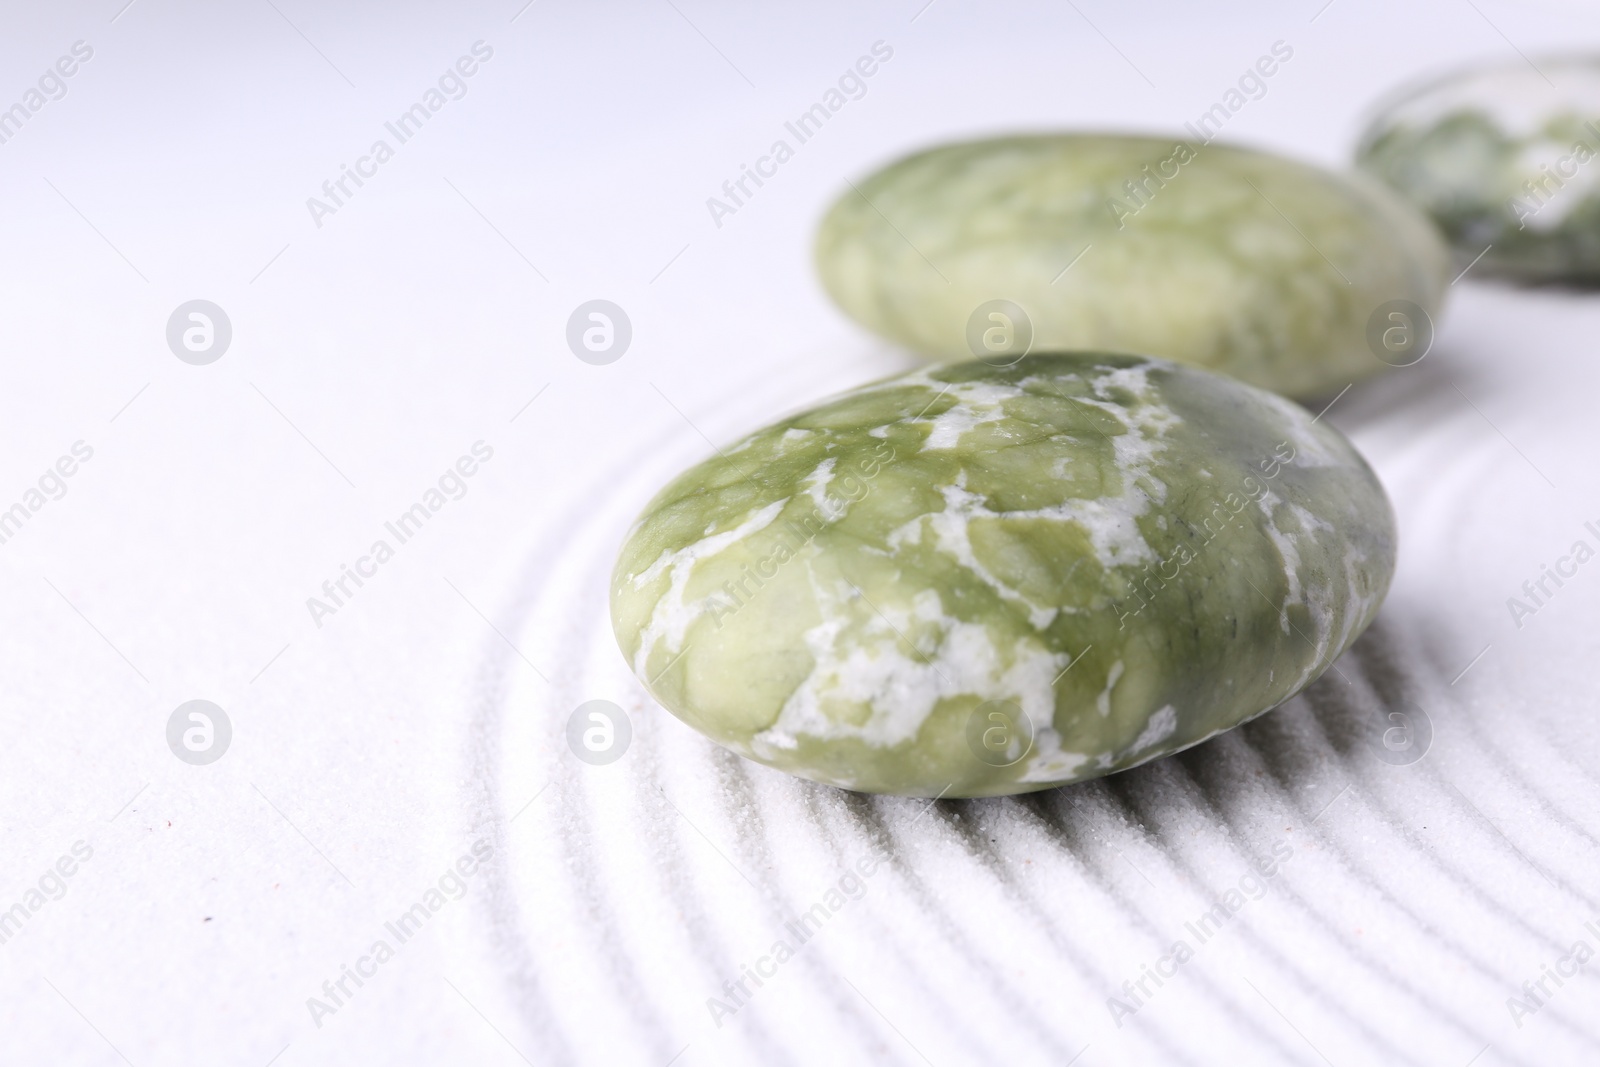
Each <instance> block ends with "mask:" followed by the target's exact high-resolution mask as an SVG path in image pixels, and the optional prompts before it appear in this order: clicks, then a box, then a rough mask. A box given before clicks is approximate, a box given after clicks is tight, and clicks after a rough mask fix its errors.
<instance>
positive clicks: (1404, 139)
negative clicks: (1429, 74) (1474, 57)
mask: <svg viewBox="0 0 1600 1067" xmlns="http://www.w3.org/2000/svg"><path fill="white" fill-rule="evenodd" d="M1538 64H1539V65H1538V68H1537V69H1535V68H1534V67H1532V66H1530V65H1529V64H1528V63H1526V62H1524V61H1522V60H1516V61H1514V62H1511V63H1509V64H1503V65H1502V64H1497V65H1491V66H1481V67H1477V68H1473V69H1470V70H1466V71H1462V72H1458V73H1455V74H1451V75H1448V76H1446V77H1444V78H1441V79H1438V80H1435V81H1432V82H1429V83H1428V84H1426V85H1423V86H1420V87H1417V88H1414V89H1411V90H1406V91H1402V93H1401V94H1400V95H1399V96H1398V97H1396V98H1394V99H1392V100H1391V101H1390V102H1389V103H1388V104H1387V105H1385V106H1384V107H1382V108H1381V109H1380V110H1379V113H1378V114H1377V116H1376V117H1375V118H1374V119H1373V121H1372V123H1371V125H1370V126H1369V127H1368V128H1367V130H1366V132H1365V133H1364V134H1363V136H1362V138H1361V144H1360V146H1359V148H1358V149H1357V160H1358V162H1359V164H1360V166H1361V167H1362V168H1363V169H1365V170H1367V171H1368V172H1370V173H1372V174H1373V175H1375V176H1377V177H1378V178H1380V179H1382V180H1383V181H1385V182H1387V183H1388V184H1389V185H1390V186H1392V187H1393V188H1394V189H1395V190H1397V191H1398V192H1399V193H1400V194H1401V195H1403V196H1405V197H1406V198H1407V199H1408V200H1410V201H1411V202H1413V203H1414V204H1416V205H1417V206H1418V207H1419V208H1421V209H1422V210H1424V211H1426V212H1428V214H1430V215H1431V216H1433V218H1434V220H1435V221H1436V222H1438V224H1439V227H1440V228H1441V229H1442V230H1443V231H1444V232H1445V234H1446V236H1447V237H1448V238H1449V239H1450V242H1451V244H1452V245H1453V246H1454V248H1455V251H1456V255H1457V259H1458V260H1459V262H1460V264H1461V266H1462V267H1465V266H1467V265H1468V264H1469V263H1471V264H1472V265H1473V271H1474V273H1475V274H1499V275H1503V276H1507V277H1510V278H1513V279H1516V280H1520V281H1526V282H1565V283H1573V284H1581V285H1595V284H1597V283H1600V160H1597V157H1600V57H1593V56H1591V57H1568V58H1559V59H1541V60H1539V61H1538Z"/></svg>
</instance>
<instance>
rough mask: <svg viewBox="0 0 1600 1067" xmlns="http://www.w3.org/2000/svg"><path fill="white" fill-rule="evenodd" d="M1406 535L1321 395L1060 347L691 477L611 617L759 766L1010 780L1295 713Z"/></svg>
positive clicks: (624, 584) (674, 488) (987, 792)
mask: <svg viewBox="0 0 1600 1067" xmlns="http://www.w3.org/2000/svg"><path fill="white" fill-rule="evenodd" d="M1394 553H1395V536H1394V520H1393V516H1392V514H1391V512H1390V509H1389V503H1388V500H1387V498H1386V497H1385V496H1384V493H1383V489H1382V488H1381V487H1380V486H1379V484H1378V482H1377V481H1376V479H1375V478H1374V477H1373V475H1372V472H1371V471H1370V470H1369V469H1368V468H1367V466H1366V464H1365V463H1364V462H1363V461H1362V460H1361V458H1360V456H1359V455H1357V454H1356V452H1355V451H1354V450H1353V449H1352V448H1351V446H1350V444H1349V443H1348V442H1347V441H1346V440H1345V439H1344V438H1343V437H1342V436H1340V435H1339V433H1338V432H1337V431H1336V430H1333V429H1332V428H1330V427H1329V426H1328V425H1327V424H1326V423H1317V422H1314V421H1313V420H1312V417H1311V416H1310V415H1309V414H1307V413H1306V411H1305V410H1304V409H1302V408H1300V407H1298V406H1297V405H1295V404H1293V403H1291V402H1289V401H1287V400H1284V399H1282V398H1280V397H1278V396H1275V395H1273V394H1271V393H1268V392H1264V391H1262V390H1259V389H1254V388H1251V387H1249V386H1245V385H1241V384H1239V383H1238V382H1234V381H1231V380H1229V379H1226V378H1222V377H1220V376H1217V375H1213V374H1207V373H1204V372H1201V371H1196V370H1193V369H1189V368H1185V367H1181V366H1178V365H1176V364H1172V363H1167V362H1163V361H1159V360H1152V359H1145V358H1140V357H1133V356H1121V355H1102V354H1096V353H1077V354H1070V355H1041V356H1030V357H1028V358H1026V359H1024V360H1022V361H1021V362H1019V363H1017V364H1016V365H1014V366H1011V367H1007V368H996V367H991V366H989V365H987V364H984V363H982V362H968V363H958V364H952V365H948V366H943V367H936V368H930V369H927V370H923V371H919V372H916V373H913V374H908V375H903V376H901V377H898V378H890V379H888V380H886V381H882V382H879V383H877V384H875V385H869V386H866V387H864V388H861V389H858V390H856V391H854V392H850V393H845V394H843V395H841V396H838V397H835V398H834V399H832V400H830V401H828V402H826V403H824V404H822V405H821V406H820V407H817V408H814V409H813V410H811V411H808V412H805V413H803V414H800V415H796V416H793V417H791V418H788V419H785V420H784V421H782V422H779V423H777V424H776V425H773V426H771V427H768V428H767V429H764V430H761V431H759V432H757V433H755V434H752V435H751V436H750V437H748V438H746V439H745V440H743V441H741V442H740V443H738V444H737V445H734V446H732V447H731V448H729V449H728V450H727V451H726V453H724V454H722V455H719V456H717V457H715V458H712V459H709V460H707V461H706V462H704V463H701V464H700V465H699V466H697V467H694V468H692V469H691V470H689V471H687V472H686V473H684V474H683V475H681V476H680V477H679V478H677V479H676V480H675V481H673V482H672V483H671V484H670V485H668V486H667V487H666V488H665V489H663V490H662V491H661V493H660V494H659V495H658V496H657V497H656V498H655V500H654V501H652V502H651V504H650V506H649V507H648V508H646V509H645V512H644V515H643V516H642V517H641V518H640V519H639V521H638V523H637V525H636V526H635V527H634V529H633V531H632V533H631V534H630V536H629V537H628V540H627V543H626V544H625V545H624V547H623V550H622V555H621V558H620V559H619V560H618V563H617V567H616V571H615V574H614V576H613V580H612V587H611V616H612V623H613V626H614V627H615V630H616V635H617V641H618V643H619V644H620V645H621V647H622V651H623V653H624V655H625V656H626V657H627V659H628V662H629V663H630V664H631V665H632V667H633V670H634V672H635V673H636V674H638V676H639V677H640V678H641V679H643V680H644V681H645V683H646V684H647V685H648V686H649V688H650V690H651V692H652V693H654V694H655V696H656V698H657V699H659V700H660V701H661V703H662V704H663V705H665V706H666V707H667V709H668V710H670V711H671V712H672V713H673V714H675V715H677V716H678V717H679V718H680V719H682V720H683V721H684V722H686V723H688V724H689V725H690V726H693V727H694V728H695V729H697V730H699V731H701V732H702V733H704V734H706V735H707V736H709V737H710V738H712V739H713V740H715V741H717V742H718V743H719V744H722V745H724V746H726V747H728V748H730V749H732V750H733V751H735V752H738V753H739V754H741V755H743V756H747V757H749V758H750V759H753V760H757V761H759V762H761V763H765V764H768V765H770V766H773V767H777V768H780V769H782V770H785V771H789V772H790V773H792V774H797V775H800V776H801V777H804V778H809V779H812V780H813V781H818V782H826V783H828V784H830V785H837V786H842V787H845V788H848V789H859V790H865V791H868V792H881V793H900V794H907V795H913V796H937V795H940V794H943V795H945V796H956V797H965V796H993V795H1000V794H1007V793H1021V792H1027V791H1029V790H1035V789H1045V788H1048V787H1050V786H1054V785H1060V784H1062V783H1065V782H1074V781H1080V780H1082V779H1085V778H1093V777H1096V776H1098V775H1102V774H1107V773H1109V772H1111V771H1116V770H1121V769H1123V768H1126V767H1132V766H1134V765H1136V764H1140V763H1143V762H1145V761H1147V760H1151V759H1155V758H1156V757H1159V756H1164V755H1167V754H1168V753H1171V752H1176V751H1178V750H1179V749H1182V748H1185V747H1187V746H1189V745H1193V744H1195V743H1197V742H1199V741H1202V740H1204V739H1205V738H1207V737H1210V736H1211V735H1213V734H1215V733H1217V732H1218V731H1219V730H1226V729H1228V728H1229V727H1232V726H1237V725H1238V724H1240V723H1242V722H1244V721H1246V720H1247V719H1250V718H1252V717H1254V716H1256V715H1259V714H1261V713H1262V712H1263V711H1266V710H1268V709H1269V708H1272V707H1273V706H1275V705H1277V704H1278V703H1280V702H1281V701H1283V700H1284V699H1286V698H1287V697H1289V696H1291V695H1292V694H1294V693H1295V692H1297V691H1299V690H1300V689H1301V688H1303V687H1304V686H1306V685H1307V684H1309V683H1310V682H1311V681H1312V680H1313V679H1315V678H1316V677H1317V676H1318V675H1319V674H1321V672H1322V671H1323V670H1325V669H1326V668H1327V667H1328V665H1329V664H1330V663H1331V662H1332V661H1333V660H1334V659H1335V658H1336V657H1337V656H1338V655H1339V653H1341V652H1342V651H1344V649H1345V648H1347V647H1348V646H1349V644H1350V642H1352V641H1353V640H1355V638H1356V636H1357V635H1359V634H1360V633H1361V631H1362V630H1363V629H1365V628H1366V626H1367V624H1368V623H1370V622H1371V621H1372V618H1373V616H1374V615H1375V614H1376V612H1377V610H1378V605H1379V603H1380V602H1381V601H1382V599H1383V595H1384V593H1385V591H1386V590H1387V589H1388V585H1389V579H1390V576H1391V573H1392V571H1393V569H1394ZM996 715H998V716H999V718H995V717H994V716H996ZM1030 727H1031V728H1030ZM1029 735H1031V739H1030V736H1029Z"/></svg>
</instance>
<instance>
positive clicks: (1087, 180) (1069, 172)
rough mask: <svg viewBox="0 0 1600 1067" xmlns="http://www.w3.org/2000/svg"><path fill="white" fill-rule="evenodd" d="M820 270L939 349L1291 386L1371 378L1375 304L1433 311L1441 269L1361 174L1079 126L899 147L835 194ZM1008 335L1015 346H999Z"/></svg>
mask: <svg viewBox="0 0 1600 1067" xmlns="http://www.w3.org/2000/svg"><path fill="white" fill-rule="evenodd" d="M1080 256H1081V258H1079V257H1080ZM816 262H817V269H818V271H819V273H820V275H821V278H822V283H823V285H824V287H825V288H826V289H827V291H828V293H829V294H830V295H831V296H832V297H833V299H834V300H835V301H836V302H837V303H838V304H839V306H840V307H841V308H843V309H844V310H845V312H846V313H848V314H849V315H850V316H851V317H853V318H855V319H856V320H857V321H858V322H860V323H862V324H863V325H865V326H867V327H868V328H870V329H872V330H874V331H876V332H878V333H880V334H882V335H884V336H885V337H888V338H890V339H892V340H894V341H897V342H900V343H902V344H905V345H907V346H909V347H910V348H912V349H915V350H916V351H919V352H923V353H926V354H928V355H931V356H935V357H938V358H942V359H971V358H973V357H974V356H977V357H990V356H992V355H994V354H996V353H997V351H998V352H1005V351H1013V352H1016V354H1020V352H1021V351H1027V350H1029V349H1028V344H1027V343H1024V342H1023V340H1022V339H1023V338H1024V336H1025V335H1026V334H1027V333H1029V332H1031V335H1032V336H1031V350H1032V351H1035V352H1040V351H1060V350H1064V349H1103V350H1112V351H1121V352H1138V353H1145V354H1150V355H1156V356H1163V357H1165V358H1168V359H1175V360H1179V361H1181V362H1184V363H1190V364H1194V365H1197V366H1201V367H1206V368H1208V369H1211V370H1216V371H1221V372H1223V373H1225V374H1230V375H1232V376H1234V377H1236V378H1240V379H1242V380H1244V381H1247V382H1250V383H1252V384H1254V385H1259V386H1262V387H1263V388H1266V389H1272V390H1275V391H1277V392H1281V393H1286V394H1288V395H1291V396H1309V395H1315V394H1318V393H1322V392H1326V391H1330V390H1337V389H1341V388H1343V387H1344V386H1345V385H1347V384H1349V383H1350V382H1351V381H1353V380H1355V379H1357V378H1360V377H1364V376H1366V375H1369V374H1372V373H1375V372H1377V371H1379V370H1382V369H1383V363H1381V362H1380V361H1379V360H1378V359H1377V358H1375V357H1374V354H1373V351H1372V350H1371V348H1370V346H1369V343H1368V340H1367V333H1366V330H1367V325H1368V321H1369V319H1370V318H1371V317H1372V315H1373V313H1374V312H1375V311H1376V310H1377V309H1378V308H1379V307H1380V306H1382V305H1384V304H1387V303H1390V302H1392V301H1400V300H1404V301H1409V302H1411V303H1413V304H1416V305H1418V306H1419V307H1420V308H1421V309H1423V310H1424V311H1425V312H1426V313H1427V314H1428V315H1430V316H1433V315H1436V314H1437V312H1438V310H1439V307H1440V305H1441V303H1442V301H1443V299H1444V292H1445V289H1446V287H1447V284H1448V282H1449V281H1450V278H1451V274H1450V271H1449V256H1448V253H1447V251H1446V249H1445V246H1444V244H1443V243H1442V242H1441V241H1440V239H1439V236H1438V234H1437V233H1435V231H1434V228H1433V226H1432V225H1431V224H1430V223H1429V222H1428V220H1427V219H1426V218H1425V217H1423V216H1422V215H1421V214H1420V213H1418V212H1417V211H1415V210H1413V209H1412V208H1410V207H1409V206H1408V205H1407V204H1406V203H1404V202H1403V201H1402V200H1401V199H1400V198H1399V197H1397V196H1395V195H1394V194H1393V193H1392V192H1390V191H1389V190H1388V189H1386V188H1384V187H1383V186H1381V185H1380V184H1379V183H1376V182H1371V181H1368V180H1367V179H1365V178H1364V177H1362V176H1360V175H1354V176H1349V177H1346V176H1341V175H1337V174H1333V173H1331V172H1329V171H1325V170H1321V169H1319V168H1316V167H1311V166H1307V165H1305V164H1303V163H1297V162H1295V161H1293V160H1289V159H1284V158H1282V157H1278V156H1271V155H1267V154H1264V153H1260V152H1252V151H1247V150H1244V149H1240V148H1229V147H1226V146H1223V145H1217V144H1210V145H1198V146H1194V145H1190V144H1185V143H1181V142H1177V141H1173V140H1157V139H1152V138H1143V137H1117V136H1091V135H1056V136H1037V137H1009V138H1003V139H1000V140H991V141H976V142H972V143H968V144H953V145H946V146H943V147H940V148H935V149H932V150H931V151H927V152H923V153H921V154H918V155H914V156H911V157H909V158H907V159H903V160H901V161H900V162H898V163H895V164H893V165H891V166H889V167H888V168H886V169H884V170H881V171H879V172H877V173H876V174H873V175H872V176H871V177H869V178H867V179H865V180H863V181H861V182H859V183H858V184H857V185H855V186H854V187H852V188H851V189H850V190H849V191H848V192H846V193H845V194H844V195H843V196H841V197H840V198H839V200H838V202H837V203H835V204H834V205H833V207H832V209H831V210H830V211H829V212H828V214H827V217H826V218H825V219H824V220H823V222H822V225H821V228H820V229H819V231H818V234H817V241H816ZM994 301H1004V302H1009V303H1010V304H1011V305H1013V306H1015V307H1016V308H1019V309H1020V310H1021V312H1022V313H1023V315H1024V316H1025V318H1026V322H1022V321H1016V322H1012V323H1010V324H1009V325H1008V324H1007V323H1006V322H1004V321H1001V320H996V319H992V318H991V317H990V316H991V315H992V314H993V313H994V311H995V309H994V307H993V305H992V304H991V302H994ZM1000 311H1001V313H1003V314H1008V315H1009V313H1007V312H1005V310H1004V309H1000ZM975 313H976V315H977V318H976V320H975V321H974V314H975ZM1009 317H1012V318H1015V316H1014V315H1010V316H1009ZM1029 327H1031V331H1030V329H1029ZM991 330H992V331H993V332H990V331H991ZM1008 333H1009V334H1010V335H1012V340H1011V341H1010V343H1011V344H1013V345H1019V344H1020V345H1021V348H1020V350H1018V349H1004V348H998V349H997V346H1000V345H1004V344H1005V343H1007V341H1008V337H1007V335H1008Z"/></svg>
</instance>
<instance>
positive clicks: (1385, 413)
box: [1300, 343, 1491, 434]
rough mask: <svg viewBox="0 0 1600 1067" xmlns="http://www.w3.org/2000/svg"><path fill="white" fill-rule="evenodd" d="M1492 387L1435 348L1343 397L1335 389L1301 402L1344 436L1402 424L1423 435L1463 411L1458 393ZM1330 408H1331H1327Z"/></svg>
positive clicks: (1476, 392)
mask: <svg viewBox="0 0 1600 1067" xmlns="http://www.w3.org/2000/svg"><path fill="white" fill-rule="evenodd" d="M1490 388H1491V383H1490V382H1489V381H1488V380H1487V379H1486V378H1485V377H1484V375H1483V373H1482V372H1481V371H1480V370H1478V369H1477V368H1475V367H1474V366H1472V365H1470V364H1462V363H1460V362H1458V361H1455V360H1452V359H1451V358H1450V352H1449V350H1448V349H1445V350H1441V349H1440V347H1439V345H1438V344H1437V343H1435V345H1434V347H1433V350H1432V351H1431V352H1429V353H1428V354H1427V356H1425V357H1423V359H1422V360H1421V361H1420V362H1418V363H1414V364H1412V365H1411V366H1409V367H1392V368H1388V369H1386V370H1384V371H1383V372H1382V373H1380V374H1375V375H1373V376H1372V377H1370V378H1365V379H1362V380H1361V381H1359V382H1356V383H1355V384H1354V385H1352V386H1351V387H1350V391H1349V392H1348V393H1346V394H1344V396H1342V397H1341V396H1339V394H1338V391H1337V390H1334V391H1333V392H1330V393H1327V394H1326V395H1323V396H1317V397H1308V398H1305V399H1302V400H1301V401H1300V403H1301V405H1302V406H1303V407H1305V408H1306V409H1307V410H1309V411H1311V412H1312V413H1313V414H1315V413H1317V412H1321V411H1323V410H1324V409H1327V411H1328V421H1329V422H1332V423H1333V424H1335V425H1336V426H1338V427H1339V429H1340V430H1342V431H1343V432H1345V433H1346V434H1353V433H1360V432H1361V431H1363V430H1368V429H1379V428H1382V427H1384V426H1385V425H1389V426H1393V425H1399V424H1401V423H1404V424H1405V425H1406V426H1407V428H1408V429H1411V430H1414V431H1421V430H1424V429H1426V428H1427V427H1428V426H1430V425H1433V424H1435V423H1438V422H1442V421H1444V420H1445V419H1446V418H1449V417H1450V416H1452V415H1454V414H1455V413H1456V412H1457V411H1458V410H1459V409H1460V408H1461V407H1463V406H1464V404H1463V401H1462V399H1461V395H1460V394H1459V393H1457V392H1456V390H1457V389H1461V390H1462V391H1464V392H1465V393H1466V394H1467V395H1468V396H1473V395H1480V394H1481V393H1482V392H1486V391H1488V390H1489V389H1490ZM1336 397H1337V398H1338V399H1337V402H1335V398H1336ZM1329 404H1332V405H1333V406H1332V407H1331V408H1329Z"/></svg>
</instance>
